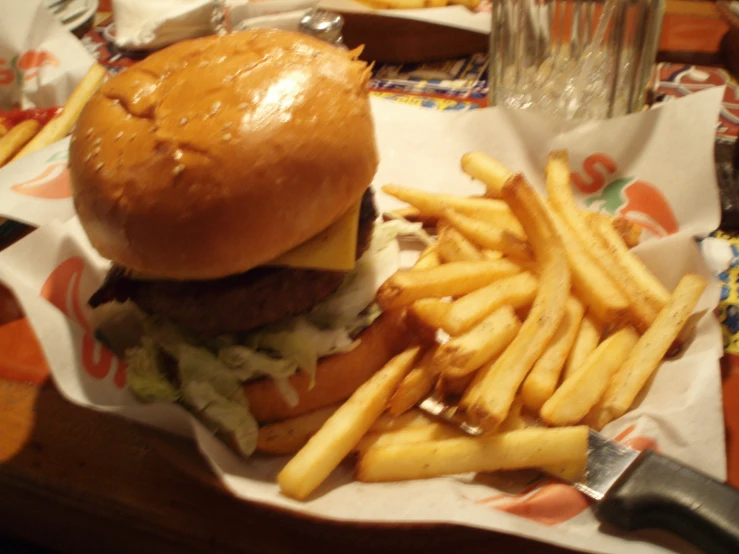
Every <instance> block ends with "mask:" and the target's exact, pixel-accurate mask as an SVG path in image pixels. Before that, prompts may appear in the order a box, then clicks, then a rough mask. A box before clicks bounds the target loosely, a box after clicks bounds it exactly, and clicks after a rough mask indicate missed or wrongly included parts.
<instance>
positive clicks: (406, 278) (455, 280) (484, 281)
mask: <svg viewBox="0 0 739 554" xmlns="http://www.w3.org/2000/svg"><path fill="white" fill-rule="evenodd" d="M519 271H521V268H520V267H519V266H518V265H516V264H515V263H513V262H511V261H509V260H505V259H503V260H495V261H485V262H454V263H449V264H444V265H440V266H439V267H434V268H431V269H413V270H401V271H398V272H397V273H395V274H394V275H393V276H392V277H390V278H389V279H388V280H387V281H385V282H384V283H383V284H382V285H381V286H380V289H379V291H378V292H377V302H378V304H379V305H380V307H382V308H383V309H384V310H388V309H392V308H393V307H403V306H409V305H410V304H412V303H413V302H415V301H416V300H420V299H421V298H444V297H445V296H462V295H464V294H468V293H470V292H472V291H473V290H477V289H479V288H481V287H484V286H485V285H488V284H490V282H491V281H494V280H495V279H500V278H501V277H505V276H507V275H513V274H514V273H518V272H519Z"/></svg>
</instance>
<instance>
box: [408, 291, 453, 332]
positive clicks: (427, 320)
mask: <svg viewBox="0 0 739 554" xmlns="http://www.w3.org/2000/svg"><path fill="white" fill-rule="evenodd" d="M451 307H452V303H451V302H447V301H445V300H440V299H438V298H422V299H421V300H416V301H415V302H414V303H413V304H411V307H410V313H411V315H413V316H414V317H416V318H417V319H418V320H419V321H421V323H423V324H424V325H426V326H427V327H430V328H432V329H441V327H442V324H443V323H444V318H445V317H446V315H447V314H448V313H449V309H450V308H451Z"/></svg>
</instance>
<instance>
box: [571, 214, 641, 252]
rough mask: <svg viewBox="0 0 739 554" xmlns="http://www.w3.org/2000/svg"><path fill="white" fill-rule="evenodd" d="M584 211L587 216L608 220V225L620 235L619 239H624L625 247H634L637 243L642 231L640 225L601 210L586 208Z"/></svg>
mask: <svg viewBox="0 0 739 554" xmlns="http://www.w3.org/2000/svg"><path fill="white" fill-rule="evenodd" d="M584 212H585V216H586V217H588V218H593V217H594V218H598V219H602V220H604V221H608V223H610V225H611V226H612V227H613V230H614V231H616V233H617V234H618V236H620V237H621V240H622V241H624V244H626V247H627V248H634V247H635V246H636V245H638V244H639V240H640V239H641V232H642V228H641V226H640V225H638V224H636V223H634V222H633V221H630V220H628V219H626V218H623V217H620V216H615V215H609V214H604V213H603V212H589V211H586V210H585V211H584Z"/></svg>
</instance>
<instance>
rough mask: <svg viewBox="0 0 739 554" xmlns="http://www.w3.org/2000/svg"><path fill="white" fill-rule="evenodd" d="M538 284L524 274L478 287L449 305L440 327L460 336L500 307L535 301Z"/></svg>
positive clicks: (528, 303) (522, 305)
mask: <svg viewBox="0 0 739 554" xmlns="http://www.w3.org/2000/svg"><path fill="white" fill-rule="evenodd" d="M537 284H538V283H537V280H536V277H534V276H533V275H532V274H531V273H529V272H523V273H518V274H516V275H512V276H510V277H504V278H502V279H499V280H497V281H495V282H494V283H492V284H490V285H487V286H485V287H482V288H479V289H477V290H476V291H473V292H471V293H469V294H467V295H465V296H462V297H461V298H458V299H457V300H455V301H454V302H452V303H451V304H450V307H449V309H448V311H447V314H446V316H445V317H444V320H443V324H442V325H441V328H442V329H444V330H445V331H446V332H447V333H449V334H450V335H453V336H456V335H461V334H462V333H466V332H467V331H469V330H470V329H472V327H474V326H475V325H477V324H478V323H479V322H480V321H482V320H483V319H484V318H485V317H486V316H487V315H489V314H490V313H492V312H493V311H495V310H496V309H498V308H500V307H501V306H505V305H510V306H513V307H514V308H516V309H518V308H521V307H524V306H528V305H530V304H531V303H532V302H533V301H534V297H535V296H536V289H537Z"/></svg>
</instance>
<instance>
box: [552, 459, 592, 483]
mask: <svg viewBox="0 0 739 554" xmlns="http://www.w3.org/2000/svg"><path fill="white" fill-rule="evenodd" d="M587 467H588V459H587V457H585V458H583V459H581V460H575V461H573V462H566V463H563V464H553V465H548V466H543V467H542V468H541V470H542V471H543V472H544V473H547V474H549V475H552V476H553V477H557V478H558V479H561V480H562V481H564V482H565V483H576V482H577V481H580V480H581V479H582V478H583V475H585V470H586V469H587Z"/></svg>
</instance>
